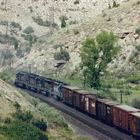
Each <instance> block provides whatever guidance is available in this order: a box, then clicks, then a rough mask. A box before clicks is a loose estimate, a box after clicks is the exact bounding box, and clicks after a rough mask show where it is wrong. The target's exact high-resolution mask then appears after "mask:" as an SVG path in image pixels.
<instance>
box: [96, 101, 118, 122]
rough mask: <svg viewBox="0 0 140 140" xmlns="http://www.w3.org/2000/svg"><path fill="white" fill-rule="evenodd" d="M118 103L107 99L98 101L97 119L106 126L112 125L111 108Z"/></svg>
mask: <svg viewBox="0 0 140 140" xmlns="http://www.w3.org/2000/svg"><path fill="white" fill-rule="evenodd" d="M118 104H119V103H117V102H113V101H110V100H108V99H98V100H97V103H96V110H97V118H98V119H100V120H102V121H104V122H106V123H107V124H110V125H112V124H113V106H114V105H118Z"/></svg>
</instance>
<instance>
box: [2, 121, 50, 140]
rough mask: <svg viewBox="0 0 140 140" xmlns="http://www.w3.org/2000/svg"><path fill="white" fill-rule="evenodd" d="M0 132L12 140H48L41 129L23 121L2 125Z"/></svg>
mask: <svg viewBox="0 0 140 140" xmlns="http://www.w3.org/2000/svg"><path fill="white" fill-rule="evenodd" d="M0 134H2V135H4V136H5V137H6V138H7V139H10V140H21V139H22V140H48V138H47V136H46V135H44V134H43V133H42V132H41V131H40V130H39V129H37V128H35V127H34V126H32V125H30V124H27V123H25V122H22V121H14V122H12V123H10V124H9V125H7V126H0Z"/></svg>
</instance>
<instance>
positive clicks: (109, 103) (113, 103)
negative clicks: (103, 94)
mask: <svg viewBox="0 0 140 140" xmlns="http://www.w3.org/2000/svg"><path fill="white" fill-rule="evenodd" d="M98 101H100V102H102V103H104V104H106V105H120V104H119V103H118V102H115V101H112V100H109V99H100V98H98Z"/></svg>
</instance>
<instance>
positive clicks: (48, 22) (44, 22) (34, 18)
mask: <svg viewBox="0 0 140 140" xmlns="http://www.w3.org/2000/svg"><path fill="white" fill-rule="evenodd" d="M32 19H33V21H34V22H36V23H37V24H38V25H40V26H46V27H49V26H53V27H55V28H56V27H58V25H57V24H56V23H51V22H50V21H48V20H45V21H43V19H42V18H41V17H39V16H38V17H32Z"/></svg>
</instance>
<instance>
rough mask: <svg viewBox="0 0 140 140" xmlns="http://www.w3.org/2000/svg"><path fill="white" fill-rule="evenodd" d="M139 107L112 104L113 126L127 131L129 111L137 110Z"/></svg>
mask: <svg viewBox="0 0 140 140" xmlns="http://www.w3.org/2000/svg"><path fill="white" fill-rule="evenodd" d="M139 111H140V110H139V109H136V108H133V107H130V106H128V105H116V106H113V124H114V126H116V127H118V128H119V129H122V130H124V131H126V132H129V123H130V113H134V112H139Z"/></svg>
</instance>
